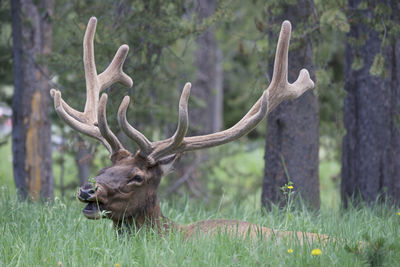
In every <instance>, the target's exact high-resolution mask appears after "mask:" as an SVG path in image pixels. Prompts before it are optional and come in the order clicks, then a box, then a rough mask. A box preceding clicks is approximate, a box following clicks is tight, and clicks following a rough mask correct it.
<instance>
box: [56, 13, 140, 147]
mask: <svg viewBox="0 0 400 267" xmlns="http://www.w3.org/2000/svg"><path fill="white" fill-rule="evenodd" d="M96 24H97V19H96V18H95V17H91V18H90V20H89V22H88V25H87V27H86V31H85V36H84V38H83V64H84V69H85V79H86V103H85V108H84V111H83V112H80V111H77V110H75V109H73V108H71V107H70V106H69V105H68V104H67V103H66V102H65V101H64V100H63V99H62V98H61V93H60V92H59V91H57V90H54V89H52V90H51V91H50V94H51V96H52V97H53V98H54V106H55V109H56V112H57V114H58V115H59V116H60V117H61V118H62V119H63V120H64V121H65V122H66V123H67V124H68V125H69V126H71V127H72V128H74V129H75V130H77V131H78V132H82V133H83V134H86V135H88V136H91V137H94V138H96V139H98V140H100V141H101V142H102V143H103V144H104V146H105V147H106V148H107V149H108V151H109V152H110V153H111V154H114V153H115V152H117V151H119V150H122V149H124V148H123V147H122V145H121V143H120V142H119V141H118V139H117V138H116V136H115V135H114V134H113V133H112V132H111V130H110V129H109V128H108V125H107V122H106V121H105V120H106V116H105V104H106V103H107V96H105V97H104V96H103V98H102V99H103V100H102V102H101V104H102V105H104V106H102V107H101V109H100V110H99V94H100V91H101V90H104V89H105V88H107V87H109V86H110V85H111V84H113V83H115V82H121V83H123V84H124V85H127V86H129V87H130V86H132V84H133V82H132V79H131V78H130V77H129V76H128V75H126V74H125V73H124V72H123V71H122V66H123V64H124V62H125V59H126V56H127V54H128V51H129V47H128V46H127V45H122V46H121V47H120V48H119V49H118V51H117V53H116V55H115V56H114V58H113V60H112V61H111V63H110V65H109V66H108V67H107V68H106V69H105V70H104V72H102V73H101V74H100V75H97V71H96V64H95V58H94V35H95V32H96ZM103 113H104V114H103ZM98 119H101V123H100V125H99V126H98ZM99 127H100V128H99ZM124 150H125V149H124Z"/></svg>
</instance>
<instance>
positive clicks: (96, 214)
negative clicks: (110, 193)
mask: <svg viewBox="0 0 400 267" xmlns="http://www.w3.org/2000/svg"><path fill="white" fill-rule="evenodd" d="M102 211H105V209H104V205H103V204H102V203H100V202H89V203H88V204H87V205H86V206H85V207H84V208H83V210H82V213H83V215H85V217H86V218H88V219H92V220H96V219H100V218H101V214H102Z"/></svg>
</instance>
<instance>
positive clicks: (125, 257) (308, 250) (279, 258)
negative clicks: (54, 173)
mask: <svg viewBox="0 0 400 267" xmlns="http://www.w3.org/2000/svg"><path fill="white" fill-rule="evenodd" d="M81 209H82V204H80V203H78V202H77V201H76V200H62V199H58V198H56V200H55V201H53V202H50V203H32V202H28V201H19V200H18V199H17V198H16V197H15V196H14V194H12V193H10V192H9V190H8V189H7V188H6V187H2V188H1V189H0V232H1V237H0V238H1V241H0V266H116V264H118V265H117V266H120V267H122V266H398V265H399V262H400V241H399V238H398V237H399V222H400V215H399V214H400V213H398V212H399V211H398V210H396V209H395V208H393V207H390V206H389V205H378V204H376V205H374V206H372V207H362V208H356V207H351V208H349V209H348V210H345V211H343V210H342V211H340V210H339V211H330V212H325V211H322V212H321V213H315V212H309V211H307V210H306V209H301V208H300V209H297V210H287V209H285V210H281V209H279V208H277V207H275V208H273V209H272V210H271V211H270V212H267V213H262V212H260V211H259V209H258V208H257V209H256V208H254V206H250V205H248V204H241V203H240V202H238V203H235V204H232V205H231V207H229V208H226V209H217V210H210V209H208V208H206V207H205V206H203V205H202V204H199V203H196V202H193V201H188V200H185V201H180V202H175V203H173V204H170V203H165V202H164V203H162V210H163V212H164V215H166V216H167V217H169V218H170V219H172V220H174V221H176V222H178V223H181V224H188V223H190V222H194V221H200V220H205V219H214V218H232V219H238V220H244V221H250V222H252V223H256V224H259V225H263V226H266V227H271V228H275V229H280V230H294V231H305V232H316V233H321V234H328V235H329V236H331V239H330V240H329V241H328V242H327V243H326V244H321V243H319V242H314V243H305V244H304V245H300V243H299V242H298V241H296V240H282V241H277V240H264V239H263V238H259V239H257V240H250V239H247V238H244V239H243V238H239V237H232V236H228V235H224V234H220V235H217V236H201V237H200V238H198V239H196V240H184V239H183V237H182V236H181V235H180V234H179V233H170V234H166V235H164V236H159V235H158V234H156V233H153V232H152V231H151V230H150V229H148V230H140V231H138V232H135V231H133V232H132V233H131V234H128V233H125V234H118V233H117V231H115V230H114V228H113V226H112V224H111V222H110V221H108V220H98V221H89V220H87V219H85V218H84V217H83V215H82V214H81ZM313 250H314V252H313V254H319V250H320V252H321V254H320V255H311V254H312V251H313Z"/></svg>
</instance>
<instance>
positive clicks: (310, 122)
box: [261, 0, 319, 208]
mask: <svg viewBox="0 0 400 267" xmlns="http://www.w3.org/2000/svg"><path fill="white" fill-rule="evenodd" d="M310 3H311V4H312V2H310V1H306V0H298V1H297V5H292V6H288V7H287V8H286V12H285V14H284V15H285V16H282V18H287V19H289V20H291V21H292V22H293V32H302V31H303V29H301V28H299V27H300V26H301V25H302V24H303V25H304V24H305V25H307V24H306V22H307V20H308V19H309V16H310V15H311V14H312V6H311V4H310ZM280 18H281V17H280ZM280 18H279V21H280V22H281V21H283V19H282V20H281V19H280ZM274 20H275V21H278V20H277V19H274ZM304 30H305V29H304ZM276 34H277V33H275V34H274V38H275V39H277V38H276V36H277V35H276ZM297 42H301V43H298V44H297V45H296V49H291V50H290V52H289V75H288V79H289V82H293V81H294V80H295V79H296V78H297V76H298V74H299V71H300V69H302V68H306V69H308V70H309V71H310V74H311V76H313V69H312V66H313V65H312V45H311V40H310V38H309V37H308V36H306V37H305V38H303V40H301V41H300V40H298V41H297ZM318 117H319V116H318V99H317V96H316V95H315V94H314V93H313V92H310V91H309V92H307V93H305V94H304V95H303V96H301V97H300V98H299V99H297V100H294V101H293V102H285V103H282V104H281V105H279V106H278V107H277V108H276V109H275V110H274V111H272V112H271V113H270V115H269V116H268V124H267V136H266V145H265V156H264V159H265V170H264V180H263V188H262V197H261V201H262V206H264V207H267V208H270V205H271V204H281V205H282V204H284V203H283V200H284V199H283V194H282V191H281V189H280V188H281V187H282V186H284V185H285V184H287V183H288V181H289V179H290V181H291V182H293V184H294V190H295V191H296V192H297V193H299V194H300V195H301V197H302V199H303V200H304V201H305V202H306V203H307V204H311V206H312V207H315V208H319V176H318V149H319V145H318V138H319V126H318V123H319V122H318ZM285 168H286V170H287V173H288V175H287V174H286V171H285ZM288 176H289V177H288Z"/></svg>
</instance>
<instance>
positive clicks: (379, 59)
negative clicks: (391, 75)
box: [369, 53, 385, 77]
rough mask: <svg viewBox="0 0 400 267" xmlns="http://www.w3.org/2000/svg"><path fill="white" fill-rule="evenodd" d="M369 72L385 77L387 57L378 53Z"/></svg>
mask: <svg viewBox="0 0 400 267" xmlns="http://www.w3.org/2000/svg"><path fill="white" fill-rule="evenodd" d="M369 73H370V74H371V75H373V76H380V77H383V76H384V75H385V58H384V57H383V55H382V53H378V54H376V55H375V57H374V62H373V63H372V66H371V68H370V69H369Z"/></svg>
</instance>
